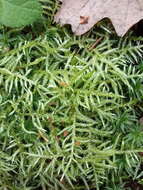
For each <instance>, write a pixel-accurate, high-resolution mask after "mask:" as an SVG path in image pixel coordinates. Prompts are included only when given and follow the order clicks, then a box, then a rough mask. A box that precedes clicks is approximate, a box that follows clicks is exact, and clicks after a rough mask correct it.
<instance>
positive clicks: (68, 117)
mask: <svg viewBox="0 0 143 190" xmlns="http://www.w3.org/2000/svg"><path fill="white" fill-rule="evenodd" d="M43 6H44V13H45V17H46V18H45V19H44V18H43V20H40V21H39V22H38V23H35V24H34V25H32V26H28V27H26V28H23V29H9V28H6V27H3V26H1V28H0V190H60V189H61V190H70V189H73V190H76V189H80V190H85V189H87V190H94V189H97V190H98V189H99V190H100V189H107V190H109V189H110V190H111V189H113V190H117V189H118V190H124V189H131V187H130V185H128V183H130V181H132V182H133V181H136V183H138V186H139V184H140V185H141V184H142V183H143V181H142V176H143V171H142V152H143V125H142V124H141V122H139V119H140V118H141V117H142V115H143V113H142V111H143V108H142V107H143V87H142V84H143V61H142V57H143V38H142V37H136V35H135V34H134V33H133V32H132V31H131V33H130V34H128V35H126V36H125V37H124V38H118V37H117V36H116V34H115V33H114V30H113V28H112V26H111V25H109V24H107V23H105V22H102V23H100V24H99V25H98V26H96V27H94V28H93V30H91V31H90V32H88V33H87V34H85V35H84V36H81V37H76V36H74V35H73V34H72V33H71V30H70V28H69V27H63V28H60V27H59V26H57V25H56V24H54V23H53V15H54V13H55V11H56V9H57V6H58V5H57V3H56V1H53V0H45V2H44V5H43ZM97 42H98V43H97Z"/></svg>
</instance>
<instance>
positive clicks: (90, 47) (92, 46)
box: [88, 37, 103, 51]
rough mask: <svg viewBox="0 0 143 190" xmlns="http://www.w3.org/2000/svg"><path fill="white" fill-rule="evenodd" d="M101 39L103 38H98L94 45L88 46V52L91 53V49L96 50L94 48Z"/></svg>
mask: <svg viewBox="0 0 143 190" xmlns="http://www.w3.org/2000/svg"><path fill="white" fill-rule="evenodd" d="M102 39H103V37H100V38H98V39H97V40H96V42H95V43H94V44H92V45H91V46H89V48H88V50H89V51H91V50H92V49H94V48H96V46H97V45H98V44H99V43H100V42H101V40H102Z"/></svg>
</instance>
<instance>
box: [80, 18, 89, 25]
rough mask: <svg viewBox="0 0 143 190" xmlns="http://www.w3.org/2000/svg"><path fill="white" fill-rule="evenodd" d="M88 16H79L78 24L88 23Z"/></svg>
mask: <svg viewBox="0 0 143 190" xmlns="http://www.w3.org/2000/svg"><path fill="white" fill-rule="evenodd" d="M88 20H89V16H80V24H88Z"/></svg>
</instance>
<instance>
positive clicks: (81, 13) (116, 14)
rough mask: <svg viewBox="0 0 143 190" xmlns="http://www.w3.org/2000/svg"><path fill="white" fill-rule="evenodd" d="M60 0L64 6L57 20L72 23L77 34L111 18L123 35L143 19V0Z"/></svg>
mask: <svg viewBox="0 0 143 190" xmlns="http://www.w3.org/2000/svg"><path fill="white" fill-rule="evenodd" d="M60 1H61V2H62V6H61V9H60V10H59V11H58V12H57V14H56V16H55V21H56V22H57V23H60V24H61V25H64V24H71V26H72V30H73V32H74V33H75V34H77V35H82V34H84V33H86V32H87V31H89V30H90V29H91V28H92V27H93V26H94V25H95V24H96V23H97V22H98V21H100V20H102V19H104V18H109V19H110V20H111V22H112V24H113V26H114V28H115V30H116V32H117V34H118V35H119V36H123V35H124V34H125V33H126V32H127V31H128V30H129V29H130V28H131V27H132V26H133V25H134V24H136V23H137V22H139V21H140V20H141V19H143V0H60ZM84 18H86V20H85V22H84V20H83V19H84ZM87 18H88V19H87Z"/></svg>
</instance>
